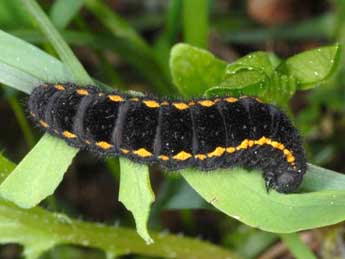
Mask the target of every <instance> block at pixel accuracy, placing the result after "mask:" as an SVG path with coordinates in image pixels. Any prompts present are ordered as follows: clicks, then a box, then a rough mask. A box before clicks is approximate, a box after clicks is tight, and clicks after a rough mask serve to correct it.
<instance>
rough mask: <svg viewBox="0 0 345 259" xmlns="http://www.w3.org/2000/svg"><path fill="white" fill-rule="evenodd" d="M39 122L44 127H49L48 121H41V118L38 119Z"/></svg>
mask: <svg viewBox="0 0 345 259" xmlns="http://www.w3.org/2000/svg"><path fill="white" fill-rule="evenodd" d="M40 124H41V125H42V126H43V127H44V128H48V127H49V125H48V123H46V122H45V121H43V120H40Z"/></svg>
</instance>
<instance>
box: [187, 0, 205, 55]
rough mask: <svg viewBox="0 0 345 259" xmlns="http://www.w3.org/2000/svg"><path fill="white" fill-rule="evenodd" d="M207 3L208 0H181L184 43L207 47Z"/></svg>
mask: <svg viewBox="0 0 345 259" xmlns="http://www.w3.org/2000/svg"><path fill="white" fill-rule="evenodd" d="M209 5H210V1H208V0H185V1H183V29H184V40H185V42H186V43H189V44H192V45H194V46H197V47H199V48H204V49H207V46H208V34H209V21H208V20H209V19H208V16H209ZM196 10H197V11H196Z"/></svg>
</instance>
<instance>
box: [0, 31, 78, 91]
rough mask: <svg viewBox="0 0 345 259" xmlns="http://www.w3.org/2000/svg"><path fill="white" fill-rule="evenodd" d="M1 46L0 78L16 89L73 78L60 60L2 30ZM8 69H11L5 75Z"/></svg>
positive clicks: (0, 32)
mask: <svg viewBox="0 0 345 259" xmlns="http://www.w3.org/2000/svg"><path fill="white" fill-rule="evenodd" d="M0 49H1V52H0V64H1V66H2V71H3V76H1V77H0V80H1V81H2V82H3V83H4V84H7V85H10V86H12V87H15V88H16V89H18V90H21V91H24V92H26V93H30V92H31V91H32V89H33V88H34V87H35V86H37V85H38V84H40V83H42V81H51V82H56V81H57V80H65V81H72V80H73V77H72V74H71V73H70V72H69V71H68V69H67V68H66V66H65V65H63V64H62V63H61V62H60V61H59V60H57V59H56V58H54V57H52V56H50V55H49V54H47V53H45V52H43V51H42V50H40V49H39V48H37V47H35V46H33V45H31V44H29V43H27V42H25V41H23V40H21V39H18V38H16V37H14V36H12V35H10V34H8V33H6V32H4V31H2V30H0ZM11 71H12V72H11ZM7 72H10V73H9V74H8V75H6V73H7ZM17 74H18V75H17ZM6 80H8V81H6Z"/></svg>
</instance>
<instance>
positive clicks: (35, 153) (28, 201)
mask: <svg viewBox="0 0 345 259" xmlns="http://www.w3.org/2000/svg"><path fill="white" fill-rule="evenodd" d="M77 152H78V149H76V148H73V147H70V146H68V145H67V144H66V143H65V142H64V141H61V140H60V139H58V138H55V137H51V136H49V135H47V134H46V135H44V136H43V137H42V138H41V140H40V141H39V143H38V144H37V145H36V146H35V147H34V148H33V149H32V150H31V151H30V153H29V154H28V155H27V156H26V157H25V158H24V159H23V160H22V161H21V163H20V164H19V165H18V166H17V167H16V169H15V170H14V171H13V172H12V173H11V174H10V175H9V176H8V177H7V178H6V179H5V180H4V181H3V182H2V184H1V185H0V196H1V197H3V198H5V199H7V200H10V201H13V202H15V203H16V204H17V205H19V206H20V207H23V208H30V207H33V206H35V205H36V204H38V203H39V202H40V201H41V200H43V199H44V198H46V197H47V196H49V195H51V194H53V192H54V190H55V189H56V187H57V185H58V184H59V183H60V182H61V180H62V177H63V174H64V172H66V170H67V168H68V166H69V165H70V160H68V159H66V157H71V158H73V157H74V156H75V155H76V153H77ZM36 168H37V170H36Z"/></svg>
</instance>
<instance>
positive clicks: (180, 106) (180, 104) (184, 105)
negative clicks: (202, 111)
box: [173, 103, 189, 110]
mask: <svg viewBox="0 0 345 259" xmlns="http://www.w3.org/2000/svg"><path fill="white" fill-rule="evenodd" d="M173 105H174V106H175V107H176V108H177V109H179V110H185V109H188V108H189V106H188V104H186V103H173Z"/></svg>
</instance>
